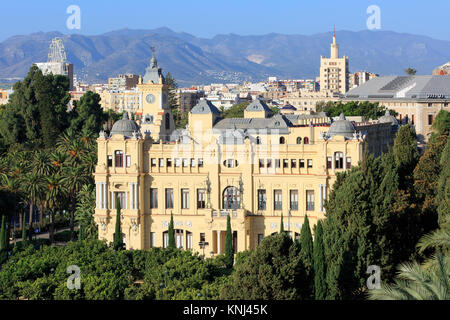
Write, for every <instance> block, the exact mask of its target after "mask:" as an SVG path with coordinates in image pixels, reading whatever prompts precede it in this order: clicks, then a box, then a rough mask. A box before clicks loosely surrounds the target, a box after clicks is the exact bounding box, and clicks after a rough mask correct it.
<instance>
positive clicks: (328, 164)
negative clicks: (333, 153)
mask: <svg viewBox="0 0 450 320" xmlns="http://www.w3.org/2000/svg"><path fill="white" fill-rule="evenodd" d="M332 161H333V158H332V157H327V169H331V165H332Z"/></svg>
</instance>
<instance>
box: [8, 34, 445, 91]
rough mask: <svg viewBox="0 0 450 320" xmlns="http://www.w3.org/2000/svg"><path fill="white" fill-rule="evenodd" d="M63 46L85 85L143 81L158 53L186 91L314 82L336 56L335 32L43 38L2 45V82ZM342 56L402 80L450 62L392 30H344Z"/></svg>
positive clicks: (437, 43)
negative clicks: (134, 77)
mask: <svg viewBox="0 0 450 320" xmlns="http://www.w3.org/2000/svg"><path fill="white" fill-rule="evenodd" d="M54 37H60V38H62V40H63V43H64V46H65V49H66V53H67V60H68V61H69V62H71V63H73V64H74V68H75V74H76V75H77V77H78V79H80V80H83V81H87V82H89V83H98V82H106V81H107V78H108V77H115V76H117V75H118V74H122V73H134V74H140V75H143V74H144V72H145V68H146V67H147V66H148V64H149V62H150V57H151V54H152V53H151V52H152V51H151V48H152V47H155V48H156V57H157V60H158V64H159V66H160V67H162V68H163V72H164V73H167V72H170V73H171V74H172V75H173V76H174V77H175V79H177V82H178V84H179V85H180V86H190V85H192V84H207V83H217V82H219V83H223V82H228V83H229V82H234V83H236V82H242V81H247V80H248V81H259V80H264V79H266V78H267V77H269V76H277V77H279V78H284V79H286V78H290V79H314V78H315V77H316V76H318V75H319V67H320V56H329V54H330V43H331V41H332V33H331V32H328V33H319V34H315V35H285V34H276V33H271V34H266V35H257V36H256V35H255V36H241V35H236V34H227V35H217V36H215V37H213V38H211V39H205V38H199V37H196V36H193V35H191V34H188V33H184V32H174V31H172V30H170V29H168V28H165V27H164V28H158V29H154V30H130V29H122V30H117V31H112V32H108V33H105V34H101V35H79V34H70V35H65V34H62V33H59V32H45V33H44V32H38V33H33V34H29V35H18V36H13V37H10V38H8V39H6V40H5V41H3V42H1V43H0V78H1V79H6V78H23V77H24V76H25V75H26V74H27V72H28V70H29V68H30V66H31V65H32V63H34V62H45V61H47V54H48V50H49V45H50V42H51V39H52V38H54ZM336 38H337V42H338V43H339V46H340V55H341V56H343V55H346V56H348V57H349V65H350V72H355V71H361V70H366V71H370V72H374V73H378V74H380V75H395V74H396V75H399V74H403V73H404V69H406V68H408V67H412V68H414V69H417V71H418V72H417V74H431V71H432V70H433V69H434V68H436V67H437V66H439V65H442V64H444V63H446V62H448V61H450V41H445V40H437V39H433V38H430V37H427V36H421V35H413V34H405V33H397V32H393V31H370V30H364V31H337V32H336Z"/></svg>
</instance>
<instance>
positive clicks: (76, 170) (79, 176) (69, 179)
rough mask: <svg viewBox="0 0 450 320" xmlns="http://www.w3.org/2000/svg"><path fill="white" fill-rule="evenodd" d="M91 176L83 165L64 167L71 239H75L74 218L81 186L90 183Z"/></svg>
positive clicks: (62, 180)
mask: <svg viewBox="0 0 450 320" xmlns="http://www.w3.org/2000/svg"><path fill="white" fill-rule="evenodd" d="M88 181H89V178H88V176H86V174H85V171H84V168H83V167H74V166H65V167H63V171H62V177H61V182H62V184H63V187H64V188H65V190H66V192H67V195H68V198H69V206H70V208H69V210H70V232H71V240H74V239H75V234H74V222H75V220H74V218H75V209H76V204H77V195H78V193H79V191H80V190H81V188H82V187H83V186H84V185H85V184H86V183H88Z"/></svg>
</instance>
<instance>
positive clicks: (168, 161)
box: [166, 158, 172, 167]
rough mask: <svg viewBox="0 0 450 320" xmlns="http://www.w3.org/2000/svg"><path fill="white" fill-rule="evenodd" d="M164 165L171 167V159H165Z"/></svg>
mask: <svg viewBox="0 0 450 320" xmlns="http://www.w3.org/2000/svg"><path fill="white" fill-rule="evenodd" d="M166 164H167V167H171V166H172V159H171V158H167V159H166Z"/></svg>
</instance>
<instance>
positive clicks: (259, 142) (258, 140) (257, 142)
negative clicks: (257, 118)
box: [256, 136, 261, 144]
mask: <svg viewBox="0 0 450 320" xmlns="http://www.w3.org/2000/svg"><path fill="white" fill-rule="evenodd" d="M256 144H261V138H260V137H259V136H258V137H256Z"/></svg>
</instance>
